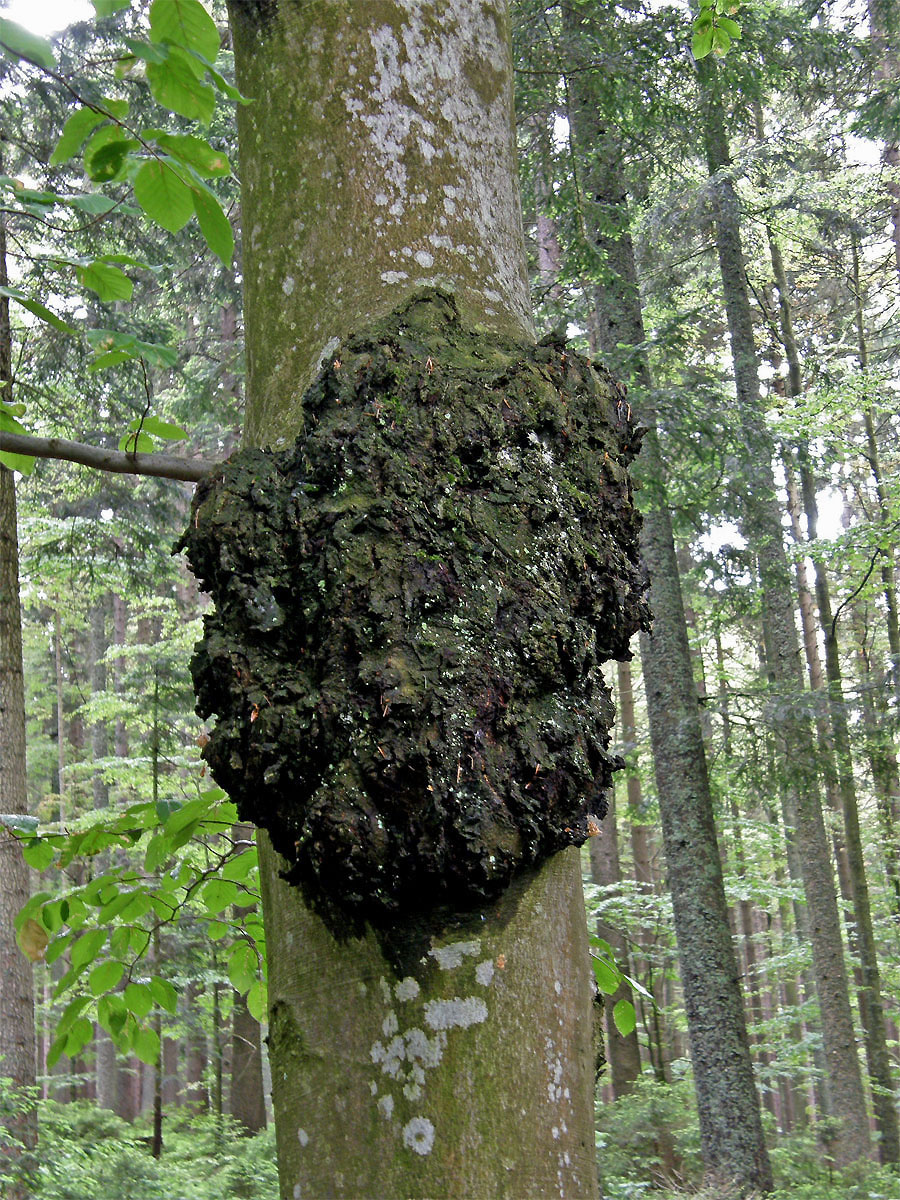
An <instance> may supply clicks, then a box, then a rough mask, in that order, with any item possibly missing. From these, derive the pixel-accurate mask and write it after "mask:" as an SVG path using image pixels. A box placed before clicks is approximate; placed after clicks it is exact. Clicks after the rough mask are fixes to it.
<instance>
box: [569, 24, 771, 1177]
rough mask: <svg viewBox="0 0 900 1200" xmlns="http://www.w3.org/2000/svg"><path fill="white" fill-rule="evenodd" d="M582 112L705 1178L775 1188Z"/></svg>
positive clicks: (621, 299) (621, 261) (600, 186)
mask: <svg viewBox="0 0 900 1200" xmlns="http://www.w3.org/2000/svg"><path fill="white" fill-rule="evenodd" d="M603 19H604V17H603V15H602V10H601V7H600V6H597V7H596V8H595V10H594V12H593V13H592V14H591V15H590V16H586V15H585V10H584V9H576V8H574V7H570V6H568V5H567V6H566V7H565V8H564V10H563V20H564V22H565V25H564V28H565V29H566V31H567V32H568V33H569V35H570V37H571V42H572V46H573V49H572V65H573V66H574V65H576V64H577V61H578V60H577V57H576V55H577V51H576V50H575V48H574V47H575V46H577V44H578V36H577V35H578V33H579V32H580V31H581V30H582V29H583V26H584V24H585V23H586V22H587V23H590V22H591V21H592V20H596V21H598V22H599V21H600V20H603ZM569 90H570V95H571V97H572V111H571V112H570V114H569V116H570V120H571V122H572V127H573V130H574V136H575V143H576V146H577V147H578V150H579V154H578V158H579V161H581V162H582V163H585V164H587V169H586V171H585V172H584V174H585V179H584V181H583V187H584V191H585V192H586V193H588V194H590V195H591V196H592V197H593V204H588V205H587V206H586V207H587V211H586V213H585V219H586V222H588V223H589V227H590V228H591V229H592V235H593V241H594V243H595V245H596V247H597V249H598V252H599V254H600V255H601V256H602V259H603V260H604V265H605V268H606V273H607V275H608V277H609V282H606V283H604V285H603V287H602V288H601V287H596V288H595V289H594V307H595V311H596V316H597V335H598V340H599V344H600V347H601V349H602V351H603V352H604V354H605V355H607V356H609V358H610V366H611V367H612V368H613V369H614V370H617V369H618V370H623V369H627V368H626V367H625V364H624V363H622V362H621V359H622V351H621V347H622V346H626V347H629V348H631V349H630V350H629V355H630V358H629V368H630V369H629V375H628V384H629V388H630V392H629V395H630V396H631V397H632V402H633V403H634V404H635V406H636V407H637V410H638V411H639V412H640V414H641V417H642V418H643V420H644V421H645V422H646V423H647V424H648V425H650V426H651V428H650V429H649V431H648V433H647V434H646V435H645V439H644V443H643V453H642V467H643V472H642V473H643V476H644V478H645V489H646V491H645V494H646V496H647V502H646V503H645V514H644V525H643V531H642V537H641V547H642V551H643V556H644V561H645V563H646V566H647V569H648V571H649V574H650V580H651V588H650V605H651V609H652V611H653V631H652V634H650V635H642V637H641V661H642V663H643V669H644V681H645V684H646V692H647V710H648V715H649V719H650V737H651V742H652V744H653V765H654V771H655V774H656V780H657V788H658V793H659V805H660V816H661V820H662V827H663V843H664V846H665V854H666V865H667V870H668V883H669V889H670V891H671V894H672V905H673V911H674V918H675V932H676V937H677V939H678V957H679V963H680V966H681V977H682V983H683V986H684V1000H685V1008H686V1010H687V1018H688V1031H689V1035H690V1044H691V1059H692V1061H693V1064H694V1084H695V1088H696V1092H697V1104H698V1110H699V1116H700V1135H701V1145H702V1152H703V1161H704V1167H705V1174H706V1179H707V1182H708V1183H709V1184H710V1186H713V1187H717V1188H719V1189H721V1190H722V1191H723V1192H724V1193H725V1194H729V1193H734V1194H746V1193H747V1192H749V1191H751V1190H753V1189H757V1190H763V1191H765V1190H770V1189H771V1187H772V1172H771V1167H770V1165H769V1159H768V1152H767V1150H766V1144H765V1138H764V1136H763V1131H762V1121H761V1116H760V1107H759V1097H758V1094H757V1091H756V1085H755V1082H754V1078H753V1068H752V1064H751V1061H750V1049H749V1044H748V1038H747V1027H746V1022H745V1018H744V1007H743V1000H742V997H741V989H740V985H739V982H738V968H737V961H736V958H735V954H734V948H733V946H732V941H731V932H730V928H729V923H728V906H727V903H726V900H725V888H724V884H723V880H722V870H721V865H720V860H719V851H718V843H717V839H716V829H715V821H714V817H713V806H712V796H711V793H710V787H709V774H708V770H707V764H706V752H705V748H704V738H703V726H702V722H701V717H700V707H699V704H698V697H697V687H696V683H695V680H694V676H693V666H692V660H691V649H690V644H689V641H688V635H687V623H686V620H685V612H684V601H683V598H682V593H681V585H680V579H679V573H678V563H677V557H676V551H675V541H674V536H673V532H672V522H671V515H670V513H669V509H668V507H667V503H666V479H665V467H664V463H663V457H662V452H661V449H660V444H659V438H658V436H657V431H656V428H655V421H656V414H655V412H654V411H653V409H652V405H651V402H650V396H651V395H652V379H651V375H650V368H649V364H648V362H647V359H646V355H644V354H643V353H641V352H640V351H635V350H634V349H633V348H634V347H637V346H640V345H642V344H644V342H645V336H644V327H643V317H642V314H641V303H640V293H639V290H638V281H637V273H636V269H635V262H634V250H633V246H632V242H631V234H630V231H629V228H628V209H627V197H626V191H625V186H624V182H623V179H622V175H621V167H620V165H619V164H620V162H621V155H620V147H619V144H618V139H617V137H616V135H615V132H614V131H613V130H610V129H606V128H603V127H602V125H600V123H599V120H598V116H597V108H596V103H595V100H594V98H593V97H592V95H591V93H590V88H589V86H587V81H586V77H585V76H584V75H583V74H582V73H581V72H580V71H576V72H573V74H572V77H571V78H570V80H569Z"/></svg>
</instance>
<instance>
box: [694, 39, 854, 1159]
mask: <svg viewBox="0 0 900 1200" xmlns="http://www.w3.org/2000/svg"><path fill="white" fill-rule="evenodd" d="M697 72H698V79H699V83H700V99H701V106H702V112H703V136H704V141H705V146H706V157H707V163H708V166H709V172H710V200H711V204H712V210H713V218H714V222H715V231H716V245H717V248H718V253H719V267H720V271H721V275H722V288H723V293H724V298H725V308H726V313H727V318H728V329H729V333H730V335H731V352H732V358H733V362H734V376H735V389H736V409H737V417H738V420H739V422H740V427H741V431H742V434H743V438H744V441H745V444H746V446H747V449H748V453H747V457H746V459H745V461H744V463H743V478H742V480H741V484H742V491H743V506H744V513H743V529H744V534H745V536H746V538H747V541H748V543H749V544H750V546H752V547H753V549H754V551H755V552H756V554H757V556H758V561H759V570H760V579H761V585H762V615H763V633H764V638H765V644H766V659H767V663H768V670H769V677H770V680H771V688H772V693H773V694H772V700H771V704H772V711H773V713H774V714H777V715H776V716H774V718H773V719H774V720H775V722H776V733H777V736H778V737H779V741H780V748H781V762H782V770H784V771H785V772H787V781H786V782H787V793H788V804H789V815H790V819H791V822H792V823H793V824H795V826H796V834H795V836H796V842H797V849H798V851H799V855H800V863H801V868H802V871H803V887H804V893H805V896H806V904H807V908H808V910H809V916H810V922H809V928H810V942H811V945H812V952H813V972H814V976H815V981H816V991H817V993H818V997H819V1004H820V1008H821V1014H822V1029H823V1037H824V1042H825V1056H826V1061H827V1066H828V1082H829V1092H830V1098H831V1105H832V1111H833V1113H834V1116H835V1118H836V1119H837V1123H838V1127H837V1129H836V1135H835V1139H834V1142H833V1143H832V1149H833V1155H834V1160H835V1162H836V1163H838V1164H839V1165H844V1164H846V1163H849V1162H852V1161H854V1160H855V1159H858V1158H863V1157H865V1156H867V1155H868V1154H869V1153H870V1150H871V1142H870V1138H869V1127H868V1118H867V1116H866V1101H865V1093H864V1090H863V1084H862V1076H861V1073H860V1069H859V1060H858V1057H857V1051H856V1039H855V1034H854V1029H853V1019H852V1016H851V1011H850V994H849V988H848V983H847V972H846V968H845V966H844V949H843V939H842V935H841V926H840V918H839V915H838V907H837V897H836V894H835V888H834V877H833V874H832V866H831V854H830V851H829V848H828V839H827V837H826V833H825V825H824V821H823V819H822V806H821V802H820V799H819V792H818V781H817V778H816V766H815V762H816V757H815V748H814V742H813V736H812V729H811V726H810V723H809V720H808V718H807V716H806V714H805V711H804V704H803V665H802V662H801V658H800V645H799V639H798V636H797V629H796V626H795V624H794V602H793V588H792V582H791V573H790V567H789V565H788V561H787V555H786V553H785V549H784V540H783V533H782V525H781V512H780V509H779V506H778V501H777V495H776V490H775V477H774V472H773V469H772V461H773V447H772V444H771V438H770V437H769V434H768V432H767V430H766V427H765V421H764V416H763V404H762V399H761V396H760V387H759V374H758V363H757V357H756V347H755V343H754V336H753V314H752V311H751V308H750V299H749V293H748V289H747V282H746V276H745V272H744V256H743V249H742V246H741V234H740V208H739V205H738V199H737V195H736V193H735V190H734V185H733V183H732V181H731V178H730V176H729V174H728V169H729V167H730V163H731V159H730V155H729V148H728V137H727V133H726V130H725V121H724V106H723V103H722V99H721V96H720V94H719V92H718V89H717V86H716V74H715V64H714V63H713V62H712V61H711V59H709V58H706V59H702V60H701V61H700V62H699V63H698V64H697Z"/></svg>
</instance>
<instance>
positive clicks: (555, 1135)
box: [550, 1125, 559, 1141]
mask: <svg viewBox="0 0 900 1200" xmlns="http://www.w3.org/2000/svg"><path fill="white" fill-rule="evenodd" d="M550 1132H551V1133H552V1134H553V1140H554V1141H558V1140H559V1126H558V1125H554V1126H553V1128H552V1129H551V1130H550Z"/></svg>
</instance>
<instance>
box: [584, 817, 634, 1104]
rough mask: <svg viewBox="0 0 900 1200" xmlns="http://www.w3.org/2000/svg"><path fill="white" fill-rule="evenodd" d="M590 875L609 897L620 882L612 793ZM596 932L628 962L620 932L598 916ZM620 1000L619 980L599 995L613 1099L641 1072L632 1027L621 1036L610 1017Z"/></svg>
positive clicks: (627, 995)
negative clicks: (606, 993) (609, 991)
mask: <svg viewBox="0 0 900 1200" xmlns="http://www.w3.org/2000/svg"><path fill="white" fill-rule="evenodd" d="M591 878H592V879H593V881H594V883H596V884H598V885H599V886H600V887H602V888H604V889H605V893H604V894H605V896H606V897H607V898H609V897H611V896H612V895H613V893H614V890H615V889H616V888H617V887H619V885H620V884H621V882H622V868H621V865H620V863H619V838H618V830H617V829H616V805H615V796H614V795H611V796H610V805H609V812H608V813H607V814H606V817H605V819H604V823H603V832H602V834H601V835H600V837H596V838H591ZM597 934H598V936H599V937H602V938H603V940H604V941H606V942H609V945H610V946H611V948H612V952H613V955H614V957H615V960H616V962H617V963H619V964H620V965H621V964H624V963H627V961H628V947H627V946H626V944H625V939H624V938H623V937H622V935H621V933H620V932H619V931H618V930H617V929H615V928H614V927H613V926H612V925H607V924H606V922H605V921H604V920H603V918H602V917H599V918H598V920H597ZM620 1000H627V1001H629V1002H633V996H632V992H631V987H630V986H629V984H628V983H627V981H625V980H623V981H622V983H621V984H620V985H619V987H618V989H617V990H616V992H615V994H614V995H612V996H604V997H603V1012H604V1016H605V1019H606V1047H607V1051H608V1053H607V1056H606V1057H607V1062H608V1063H609V1069H610V1075H611V1077H612V1094H613V1099H614V1100H618V1098H619V1097H620V1096H627V1095H628V1093H629V1092H631V1091H633V1090H634V1081H635V1080H636V1079H637V1077H638V1076H639V1075H640V1073H641V1050H640V1046H639V1045H638V1040H637V1031H636V1030H632V1032H631V1033H629V1034H628V1036H627V1037H623V1036H622V1035H621V1033H619V1031H618V1029H617V1028H616V1023H615V1021H614V1019H613V1009H614V1008H615V1006H616V1004H618V1002H619V1001H620Z"/></svg>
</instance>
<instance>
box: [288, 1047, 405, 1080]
mask: <svg viewBox="0 0 900 1200" xmlns="http://www.w3.org/2000/svg"><path fill="white" fill-rule="evenodd" d="M369 1057H370V1058H371V1059H372V1062H373V1063H380V1062H384V1043H383V1042H375V1044H374V1045H373V1046H372V1049H371V1050H370V1051H369ZM286 1078H287V1076H285V1079H286Z"/></svg>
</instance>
